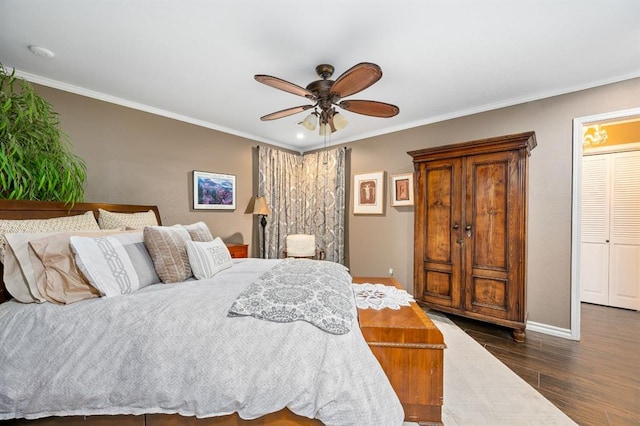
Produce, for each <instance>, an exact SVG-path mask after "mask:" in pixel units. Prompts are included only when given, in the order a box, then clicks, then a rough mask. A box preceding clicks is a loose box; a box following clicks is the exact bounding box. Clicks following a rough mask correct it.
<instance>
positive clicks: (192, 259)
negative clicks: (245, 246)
mask: <svg viewBox="0 0 640 426" xmlns="http://www.w3.org/2000/svg"><path fill="white" fill-rule="evenodd" d="M187 254H188V255H189V264H190V265H191V270H192V271H193V275H194V276H195V277H196V279H199V280H203V279H206V278H211V277H213V276H214V275H215V274H217V273H218V272H220V271H222V270H223V269H227V268H230V267H231V266H232V265H233V260H232V259H231V254H230V253H229V249H228V248H227V246H226V245H225V244H224V242H223V241H222V240H221V239H220V237H217V238H216V239H215V240H213V241H207V242H198V241H187Z"/></svg>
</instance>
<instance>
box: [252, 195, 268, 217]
mask: <svg viewBox="0 0 640 426" xmlns="http://www.w3.org/2000/svg"><path fill="white" fill-rule="evenodd" d="M253 214H262V215H265V216H268V215H270V214H271V210H269V206H268V205H267V200H266V198H264V197H256V198H255V200H254V201H253Z"/></svg>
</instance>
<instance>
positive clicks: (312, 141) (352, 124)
mask: <svg viewBox="0 0 640 426" xmlns="http://www.w3.org/2000/svg"><path fill="white" fill-rule="evenodd" d="M29 45H38V46H41V47H44V48H47V49H50V50H51V51H52V52H54V54H55V56H54V57H53V58H44V57H41V56H36V55H34V54H32V53H31V52H30V51H29V49H28V46H29ZM359 62H374V63H376V64H378V65H380V67H381V68H382V70H383V73H384V75H383V77H382V79H381V80H380V81H378V82H377V83H376V84H374V85H373V86H371V87H370V88H368V89H366V90H364V91H362V92H360V93H358V94H356V95H352V96H350V97H348V98H347V99H371V100H378V101H383V102H387V103H392V104H395V105H398V106H399V107H400V114H399V115H397V116H396V117H393V118H373V117H366V116H362V115H358V114H355V113H351V112H344V116H345V117H346V118H347V119H348V120H349V125H348V127H347V128H346V129H344V130H341V131H338V132H336V133H334V134H333V135H332V138H331V143H333V144H335V143H344V142H350V141H354V140H358V139H362V138H366V137H369V136H375V135H379V134H384V133H389V132H393V131H397V130H402V129H406V128H410V127H415V126H419V125H423V124H428V123H432V122H437V121H441V120H444V119H448V118H453V117H458V116H462V115H467V114H471V113H474V112H480V111H485V110H490V109H494V108H499V107H502V106H508V105H513V104H517V103H521V102H527V101H531V100H535V99H540V98H544V97H548V96H553V95H558V94H562V93H568V92H572V91H576V90H580V89H585V88H589V87H594V86H599V85H602V84H607V83H612V82H616V81H621V80H625V79H629V78H634V77H638V76H640V1H639V0H537V1H534V0H518V1H514V0H483V1H478V0H415V1H411V0H386V1H376V0H325V1H322V2H311V1H306V0H269V1H249V0H222V1H221V0H217V1H210V0H50V1H44V0H0V63H2V64H3V65H4V66H5V67H7V68H15V69H16V71H17V73H18V74H19V75H21V76H23V77H25V78H27V79H28V80H31V81H33V82H36V83H40V84H45V85H48V86H52V87H56V88H60V89H64V90H68V91H70V92H74V93H79V94H83V95H87V96H91V97H95V98H98V99H103V100H107V101H110V102H114V103H117V104H121V105H126V106H130V107H134V108H138V109H141V110H145V111H149V112H153V113H157V114H161V115H164V116H168V117H173V118H178V119H180V120H184V121H187V122H191V123H195V124H198V125H202V126H205V127H209V128H213V129H217V130H221V131H223V132H227V133H231V134H235V135H239V136H243V137H247V138H250V139H254V140H256V141H261V142H267V143H271V144H275V145H278V146H283V147H287V148H293V149H296V150H300V151H304V150H307V149H312V148H314V147H320V146H323V144H324V141H323V138H321V137H320V136H318V134H317V131H316V132H310V131H308V130H306V129H304V128H303V127H302V126H299V125H297V123H298V122H300V121H301V120H302V119H304V117H305V115H306V114H305V113H300V114H297V115H293V116H290V117H286V118H282V119H279V120H275V121H268V122H262V121H260V119H259V117H260V116H262V115H265V114H268V113H271V112H274V111H277V110H281V109H285V108H289V107H293V106H298V105H305V104H308V103H309V102H308V101H307V100H306V99H305V98H302V97H298V96H295V95H292V94H290V93H286V92H283V91H280V90H277V89H274V88H271V87H268V86H265V85H263V84H260V83H258V82H256V81H255V80H254V79H253V76H254V74H269V75H273V76H276V77H279V78H282V79H284V80H287V81H290V82H292V83H295V84H297V85H299V86H302V87H305V86H306V85H307V84H308V83H309V82H311V81H313V80H316V79H317V76H316V74H315V67H316V65H318V64H321V63H329V64H332V65H334V66H335V68H336V71H335V74H334V79H335V78H337V76H338V75H340V74H341V73H342V72H344V71H346V70H347V69H348V68H350V67H352V66H353V65H355V64H356V63H359ZM298 134H302V135H304V139H298V136H297V135H298Z"/></svg>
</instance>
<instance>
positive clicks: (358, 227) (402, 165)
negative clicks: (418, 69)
mask: <svg viewBox="0 0 640 426" xmlns="http://www.w3.org/2000/svg"><path fill="white" fill-rule="evenodd" d="M37 89H38V91H39V92H40V93H41V94H42V95H43V96H44V97H45V98H46V99H48V100H49V101H50V102H51V103H52V104H53V105H54V107H55V109H56V111H58V112H59V113H60V116H61V120H62V125H63V129H64V131H65V132H66V133H67V134H69V136H70V137H71V141H72V143H73V144H74V146H75V152H76V153H77V154H78V155H80V156H81V157H83V158H84V159H85V160H86V162H87V165H88V184H87V197H86V200H87V201H100V202H114V203H134V204H157V205H158V206H159V208H160V212H161V215H162V220H163V222H164V223H165V224H173V223H191V222H195V221H198V220H203V221H204V222H206V223H207V224H208V225H209V227H210V228H211V230H212V231H213V232H214V234H216V235H220V236H221V237H222V238H223V239H227V240H229V239H232V240H234V241H244V242H249V243H251V242H252V236H253V235H255V234H256V233H255V232H254V229H255V222H254V219H253V217H252V215H249V214H245V213H244V210H245V208H246V206H247V204H248V202H249V200H250V198H251V195H252V190H253V189H252V185H253V184H252V182H253V175H254V174H253V168H254V164H253V162H254V160H253V155H252V147H254V146H256V145H258V143H256V142H255V141H251V140H248V139H244V138H240V137H236V136H232V135H227V134H224V133H220V132H217V131H214V130H210V129H204V128H199V127H197V126H194V125H190V124H185V123H182V122H178V121H175V120H171V119H167V118H163V117H158V116H154V115H152V114H147V113H143V112H140V111H135V110H132V109H128V108H125V107H120V106H115V105H110V104H108V103H105V102H101V101H96V100H92V99H88V98H84V97H82V96H78V95H73V94H69V93H66V92H62V91H59V90H55V89H51V88H47V87H42V86H38V87H37ZM638 99H640V79H634V80H629V81H626V82H622V83H617V84H613V85H608V86H603V87H600V88H595V89H590V90H585V91H581V92H577V93H573V94H569V95H563V96H558V97H553V98H547V99H544V100H541V101H536V102H529V103H525V104H522V105H517V106H514V107H509V108H503V109H499V110H495V111H491V112H486V113H482V114H476V115H473V116H468V117H463V118H458V119H454V120H449V121H445V122H441V123H436V124H431V125H426V126H422V127H419V128H414V129H410V130H405V131H402V132H397V133H394V134H389V135H384V136H379V137H375V138H370V139H366V140H361V141H357V142H353V143H350V144H348V146H349V148H351V155H350V157H351V166H350V169H351V170H350V171H351V175H353V174H354V173H365V172H371V171H379V170H383V171H385V172H386V173H387V176H389V175H391V174H397V173H403V172H410V171H412V169H413V166H412V162H411V157H410V156H409V155H407V151H410V150H414V149H420V148H425V147H429V146H437V145H443V144H448V143H454V142H462V141H467V140H474V139H480V138H484V137H490V136H499V135H504V134H509V133H517V132H522V131H529V130H533V131H535V132H536V136H537V141H538V146H537V148H535V149H534V150H533V152H532V156H531V158H530V163H529V164H530V168H529V244H528V250H529V254H528V285H529V287H528V292H527V296H528V308H529V319H530V320H532V321H536V322H539V323H543V324H549V325H553V326H556V327H561V328H569V327H570V267H571V265H570V257H571V161H572V119H573V118H575V117H581V116H586V115H592V114H598V113H603V112H608V111H615V110H621V109H627V108H631V107H637V106H638V103H637V102H638V101H637V100H638ZM194 169H195V170H205V171H213V172H220V173H229V174H235V175H236V176H237V179H238V209H237V210H236V211H235V212H226V211H225V212H222V211H215V212H212V211H206V212H202V211H193V210H191V195H190V191H191V183H190V182H191V171H192V170H194ZM387 197H388V188H387ZM349 198H350V199H349V200H348V206H349V212H348V222H349V223H348V237H349V240H348V249H349V253H348V257H349V262H350V267H351V271H352V274H353V275H371V276H376V275H387V274H388V270H389V268H390V267H391V268H393V269H394V271H395V276H396V277H397V278H398V280H399V281H401V282H402V283H404V285H405V286H406V287H407V288H408V289H410V288H411V287H412V283H411V280H412V275H413V208H412V207H400V208H397V207H390V206H389V202H388V201H387V206H386V208H385V214H384V215H381V216H360V215H358V216H354V215H353V214H352V205H353V200H352V199H351V198H352V197H351V195H350V196H349ZM252 246H255V244H252ZM253 249H254V248H253V247H252V248H251V250H253ZM254 253H255V252H254Z"/></svg>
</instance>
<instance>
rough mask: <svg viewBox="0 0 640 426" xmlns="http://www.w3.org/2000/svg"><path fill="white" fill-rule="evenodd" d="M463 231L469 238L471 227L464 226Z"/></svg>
mask: <svg viewBox="0 0 640 426" xmlns="http://www.w3.org/2000/svg"><path fill="white" fill-rule="evenodd" d="M464 229H465V230H466V231H467V237H471V225H467V226H465V227H464Z"/></svg>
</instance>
